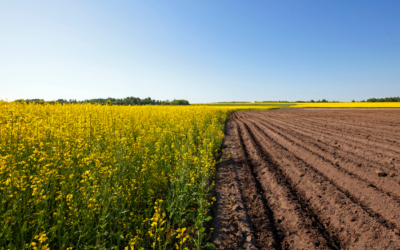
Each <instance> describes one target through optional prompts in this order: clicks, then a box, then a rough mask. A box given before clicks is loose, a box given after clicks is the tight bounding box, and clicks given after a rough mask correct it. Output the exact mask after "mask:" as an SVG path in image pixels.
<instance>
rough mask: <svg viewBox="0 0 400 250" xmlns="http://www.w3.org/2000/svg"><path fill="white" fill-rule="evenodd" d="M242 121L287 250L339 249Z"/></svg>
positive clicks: (245, 143)
mask: <svg viewBox="0 0 400 250" xmlns="http://www.w3.org/2000/svg"><path fill="white" fill-rule="evenodd" d="M238 122H239V124H240V125H239V127H240V133H241V135H242V136H241V138H242V141H243V145H242V146H243V148H244V149H245V152H246V155H247V157H248V159H249V161H250V162H251V165H252V166H253V169H254V172H255V176H258V178H257V177H256V178H257V179H259V180H260V186H261V188H262V189H263V190H264V195H265V196H266V199H267V200H268V203H269V204H270V207H271V210H273V213H274V215H275V218H276V219H275V221H276V222H277V224H278V228H279V231H280V234H281V235H282V236H281V237H282V238H283V240H282V244H283V245H284V246H285V247H284V248H285V249H292V248H293V242H296V248H297V249H298V248H301V249H327V248H329V249H339V244H338V242H337V241H335V240H334V239H332V237H331V236H330V235H329V234H328V233H327V231H326V230H325V229H324V227H323V225H322V224H321V223H320V222H319V220H318V218H317V216H316V215H315V214H313V213H312V211H311V209H310V208H309V207H308V206H307V205H306V203H304V202H302V201H301V198H300V196H299V195H298V193H297V192H296V191H295V190H294V189H293V187H292V186H291V185H290V184H289V182H288V180H287V179H285V178H284V176H283V175H282V174H281V172H280V171H279V170H278V168H277V167H276V166H275V165H274V163H273V162H272V161H271V160H270V159H269V156H268V155H265V154H264V153H263V152H262V151H261V150H260V149H259V148H258V147H257V145H256V144H255V142H254V140H253V139H252V137H251V136H250V134H249V132H248V128H247V127H246V126H245V125H244V124H243V123H241V122H240V121H238Z"/></svg>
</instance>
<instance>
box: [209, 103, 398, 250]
mask: <svg viewBox="0 0 400 250" xmlns="http://www.w3.org/2000/svg"><path fill="white" fill-rule="evenodd" d="M223 148H224V154H223V159H224V160H223V161H222V162H221V163H220V165H219V168H218V169H219V170H218V173H217V179H216V197H217V201H216V204H215V209H216V216H215V220H214V228H215V233H214V235H213V242H214V243H215V244H216V245H217V248H219V249H399V248H400V236H399V233H400V231H399V229H400V220H399V218H400V202H399V201H400V192H399V190H400V185H399V183H400V175H399V173H400V172H399V171H400V157H399V156H400V110H396V109H393V110H376V109H369V110H368V109H367V110H366V109H359V110H355V109H348V110H343V109H342V110H335V109H333V110H327V109H280V110H274V111H268V112H265V111H253V112H240V113H234V114H232V115H231V117H230V119H229V120H228V122H227V125H226V137H225V141H224V145H223Z"/></svg>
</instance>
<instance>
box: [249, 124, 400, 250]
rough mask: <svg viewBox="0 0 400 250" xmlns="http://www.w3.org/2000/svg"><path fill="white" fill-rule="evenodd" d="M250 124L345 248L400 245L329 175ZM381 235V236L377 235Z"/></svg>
mask: <svg viewBox="0 0 400 250" xmlns="http://www.w3.org/2000/svg"><path fill="white" fill-rule="evenodd" d="M247 125H248V126H249V129H250V133H252V134H253V135H252V136H253V138H254V140H255V141H256V142H257V143H258V144H259V145H260V147H261V148H263V150H264V152H268V151H269V152H271V154H270V155H271V157H272V158H273V160H274V161H276V162H278V165H280V166H285V167H282V168H281V170H282V172H283V173H284V174H286V175H287V176H288V178H289V179H290V180H291V181H292V183H293V184H292V185H293V186H296V188H297V189H298V190H299V192H301V193H303V194H304V196H305V200H307V201H308V203H309V204H312V208H313V209H314V211H316V212H315V213H316V214H319V218H320V221H321V222H322V223H323V224H324V225H325V228H327V229H328V230H330V235H333V236H336V237H337V238H338V239H339V241H340V247H341V248H345V249H346V248H350V247H360V248H359V249H382V248H380V247H382V245H381V244H387V246H389V245H390V243H391V242H392V241H396V242H397V243H396V246H398V247H400V239H399V237H398V236H397V235H396V234H395V233H394V232H393V231H392V230H389V229H388V228H386V227H385V226H384V225H382V224H381V223H380V222H379V221H378V220H376V219H375V218H373V217H371V215H370V214H369V213H368V212H366V211H365V210H364V209H363V208H362V207H361V206H360V205H359V204H358V202H357V201H353V200H352V199H351V198H350V197H348V196H347V195H346V194H345V193H344V192H343V191H342V190H340V189H339V188H337V186H336V185H334V184H333V183H332V182H331V181H330V180H329V178H326V177H325V176H323V175H322V174H320V173H319V172H318V171H316V170H315V169H314V168H313V167H311V166H310V165H307V164H306V163H305V162H303V161H302V160H301V159H299V158H297V157H296V156H295V155H293V154H292V153H291V152H290V151H288V149H287V148H285V147H282V146H281V145H279V144H277V143H276V142H275V141H274V140H273V139H272V138H270V137H268V135H265V134H264V133H262V132H260V131H259V130H258V129H257V128H255V127H254V125H252V124H249V123H247ZM359 232H363V233H362V234H361V233H359ZM378 235H379V236H381V237H378V238H376V237H377V236H378ZM386 241H387V242H386ZM383 242H386V243H383ZM359 244H361V245H359ZM363 244H366V245H363ZM361 246H362V247H361ZM378 246H380V247H378ZM363 247H364V248H363Z"/></svg>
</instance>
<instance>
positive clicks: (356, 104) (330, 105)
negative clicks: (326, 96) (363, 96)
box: [291, 102, 400, 108]
mask: <svg viewBox="0 0 400 250" xmlns="http://www.w3.org/2000/svg"><path fill="white" fill-rule="evenodd" d="M291 108H400V102H337V103H296V105H293V106H291Z"/></svg>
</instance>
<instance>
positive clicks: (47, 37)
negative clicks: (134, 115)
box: [0, 0, 400, 102]
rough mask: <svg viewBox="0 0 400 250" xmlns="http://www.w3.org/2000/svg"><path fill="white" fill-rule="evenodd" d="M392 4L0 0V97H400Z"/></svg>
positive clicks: (398, 19)
mask: <svg viewBox="0 0 400 250" xmlns="http://www.w3.org/2000/svg"><path fill="white" fill-rule="evenodd" d="M399 13H400V1H398V0H393V1H390V0H385V1H378V0H371V1H369V0H364V1H350V0H340V1H339V0H315V1H308V0H293V1H286V0H279V1H278V0H262V1H261V0H260V1H256V0H249V1H247V0H226V1H223V0H196V1H194V0H190V1H188V0H182V1H176V0H157V1H151V0H143V1H142V0H140V1H139V0H136V1H128V0H127V1H100V0H96V1H75V0H69V1H40V0H38V1H17V0H13V1H1V3H0V99H3V100H5V99H6V98H8V100H9V101H11V100H14V99H21V98H24V99H31V98H41V99H45V100H54V99H59V98H63V99H78V100H83V99H90V98H107V97H114V98H124V97H127V96H135V97H140V98H145V97H151V98H153V99H161V100H165V99H169V100H171V99H174V98H176V99H187V100H189V101H190V102H218V101H264V100H289V101H296V100H310V99H315V100H318V99H322V98H325V99H328V100H339V101H351V100H352V99H356V100H362V99H367V98H371V97H388V96H400V14H399Z"/></svg>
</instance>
